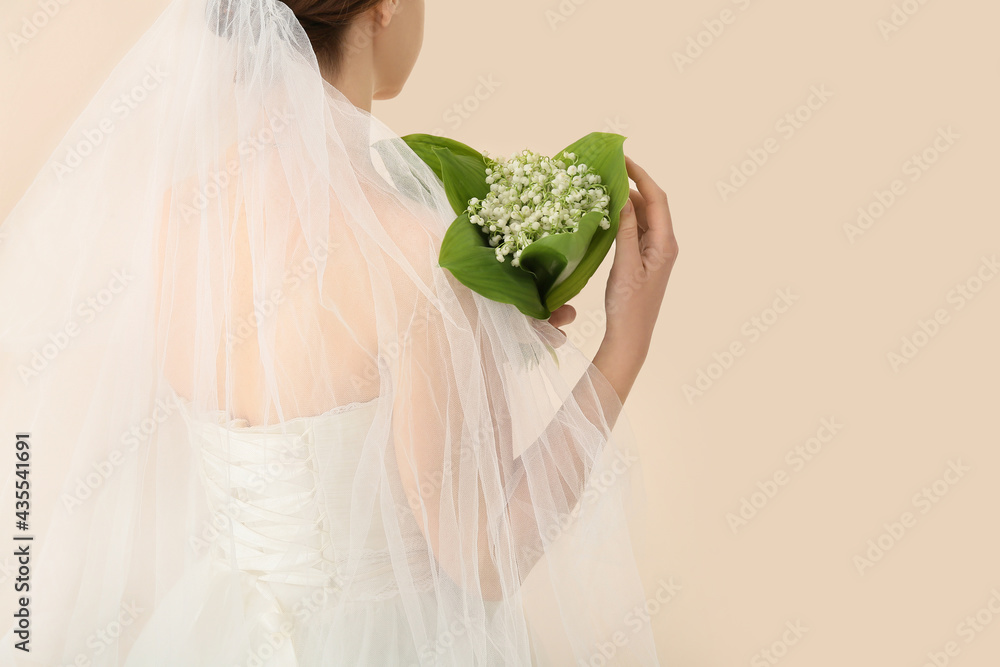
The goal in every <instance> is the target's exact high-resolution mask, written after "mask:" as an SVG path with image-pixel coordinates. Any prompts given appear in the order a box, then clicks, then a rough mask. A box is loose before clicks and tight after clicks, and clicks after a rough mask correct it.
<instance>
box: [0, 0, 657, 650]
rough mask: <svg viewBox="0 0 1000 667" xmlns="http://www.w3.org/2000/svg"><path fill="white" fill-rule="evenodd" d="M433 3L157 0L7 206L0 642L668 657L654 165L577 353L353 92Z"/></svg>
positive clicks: (399, 76) (396, 76)
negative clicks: (597, 329)
mask: <svg viewBox="0 0 1000 667" xmlns="http://www.w3.org/2000/svg"><path fill="white" fill-rule="evenodd" d="M423 13H424V7H423V0H286V1H285V2H279V1H278V0H174V2H173V3H172V4H171V5H170V6H169V7H168V9H167V10H166V12H165V13H164V14H163V15H162V16H161V17H160V19H159V20H158V21H157V22H156V24H155V25H154V26H153V27H152V28H151V29H150V30H149V31H148V32H147V33H146V34H145V35H144V36H143V37H142V38H141V39H140V41H139V42H138V43H137V44H136V45H135V47H133V49H132V50H131V51H130V52H129V54H128V55H127V56H126V57H125V59H124V60H123V61H122V62H121V63H120V64H119V65H118V67H116V69H115V70H114V71H113V72H112V74H111V76H110V78H109V79H108V81H107V82H106V83H105V84H104V86H103V87H102V88H101V90H100V91H99V92H98V94H97V96H96V97H95V98H94V100H93V101H92V102H91V103H90V104H89V105H88V107H87V108H86V110H85V111H84V112H83V114H82V115H81V116H80V117H79V118H78V120H77V121H76V122H75V123H74V125H73V127H72V128H71V129H70V131H69V133H68V134H67V136H66V138H65V139H64V140H63V142H62V144H61V145H60V147H59V148H58V149H57V151H56V153H55V154H54V155H53V156H52V157H51V158H50V161H49V163H48V164H47V165H46V167H45V168H44V169H43V170H42V172H41V173H40V174H39V175H38V177H37V179H36V180H35V182H34V183H33V185H32V186H31V188H30V189H29V191H28V192H27V194H26V195H25V197H24V198H23V199H22V200H21V202H20V203H19V204H18V206H17V207H16V208H15V210H14V211H13V212H12V213H11V215H10V216H9V217H8V218H7V219H6V220H5V221H4V223H3V225H2V227H0V239H2V244H0V304H2V306H3V307H2V308H0V367H2V368H3V371H4V375H3V376H2V381H0V431H2V433H3V434H4V435H3V437H4V438H7V439H8V442H9V444H10V439H13V440H14V441H15V442H14V443H13V444H10V446H11V447H12V449H11V450H8V451H7V452H6V453H4V455H3V457H4V463H3V466H4V467H3V470H4V473H5V474H4V478H5V480H6V483H5V486H4V497H5V498H8V499H11V500H10V501H9V502H14V500H13V497H14V495H15V493H16V501H17V505H16V506H15V511H16V512H17V519H18V523H17V524H16V525H17V528H16V530H15V532H14V535H13V538H14V540H13V544H14V547H15V548H16V549H17V550H18V551H17V552H16V553H18V554H20V555H19V556H18V558H17V563H18V565H17V567H18V570H17V575H18V576H17V577H16V582H15V583H16V584H17V585H16V587H15V589H14V590H15V591H17V592H16V593H15V596H16V597H15V599H14V600H13V616H12V617H7V618H8V619H11V618H12V619H13V623H12V625H11V627H10V628H9V630H7V632H6V634H5V635H4V636H3V638H2V642H0V665H46V666H52V665H125V666H127V667H145V666H150V665H170V666H180V665H183V666H185V667H187V666H198V665H203V666H226V667H229V666H232V665H244V666H264V665H275V666H280V667H291V666H314V665H315V666H319V665H351V666H353V665H366V666H367V665H371V666H378V665H394V666H402V667H409V666H411V665H413V666H417V665H419V666H423V665H454V666H462V667H468V666H472V665H570V664H573V665H584V666H587V665H595V666H596V665H611V664H614V665H643V666H647V665H658V664H659V662H658V659H657V657H656V650H655V647H654V643H653V636H652V631H651V629H650V627H649V625H648V623H639V622H636V621H635V618H636V617H637V615H636V612H637V611H641V610H642V609H643V607H644V605H645V604H646V595H645V594H644V592H643V588H642V585H641V581H640V579H639V575H638V570H637V567H636V563H635V558H634V555H633V553H632V536H631V534H630V529H629V523H630V521H633V520H634V517H635V513H634V509H635V506H634V503H633V501H634V500H635V498H637V497H638V496H639V495H640V488H639V483H640V480H641V474H640V472H639V468H638V465H637V463H636V461H637V459H636V457H635V453H634V449H635V443H634V438H633V436H632V434H631V432H630V430H629V428H628V423H627V420H626V419H625V416H624V414H622V413H621V409H622V403H623V402H624V401H625V400H626V398H627V396H628V394H629V392H630V390H631V387H632V384H633V381H634V380H635V378H636V375H637V374H638V372H639V369H640V367H641V366H642V364H643V361H644V359H645V356H646V352H647V350H648V348H649V345H650V340H651V336H652V331H653V327H654V323H655V321H656V318H657V314H658V312H659V309H660V303H661V300H662V298H663V295H664V291H665V289H666V285H667V280H668V277H669V275H670V271H671V268H672V266H673V263H674V259H675V257H676V255H677V246H676V242H675V241H674V237H673V231H672V227H671V220H670V213H669V210H668V206H667V199H666V196H665V195H664V193H663V191H662V190H661V189H660V188H659V187H658V186H657V185H656V183H654V181H653V180H652V179H651V178H650V176H649V175H648V174H647V173H646V172H645V171H644V170H643V169H642V168H641V167H639V166H638V165H637V164H635V163H634V162H632V161H631V160H629V161H628V171H629V176H630V177H631V179H632V180H633V181H634V182H635V186H636V189H634V190H633V191H632V195H631V201H630V202H629V204H627V205H626V208H625V210H624V211H623V212H622V217H621V223H620V229H619V232H618V235H617V238H616V245H615V250H614V255H613V265H612V269H611V274H610V277H609V279H608V285H607V290H606V298H605V306H606V312H607V331H606V334H605V338H604V340H603V343H602V345H601V347H600V350H599V351H598V353H597V354H596V356H595V357H594V359H592V360H591V359H587V358H586V357H584V355H583V354H582V353H581V352H580V351H579V350H578V349H576V348H575V347H574V346H573V345H572V344H571V343H570V342H569V341H568V340H566V337H565V336H564V335H563V333H562V332H561V331H560V330H559V329H558V327H561V326H563V325H566V324H569V323H571V322H572V321H573V319H574V316H575V312H574V310H573V308H572V307H570V306H564V307H563V308H560V309H559V310H557V311H556V312H555V313H554V314H553V315H552V317H551V318H550V320H548V321H539V320H534V319H532V318H528V317H526V316H524V315H522V314H521V313H520V312H518V310H517V309H516V308H514V307H513V306H509V305H506V304H500V303H497V302H493V301H489V300H486V299H484V298H482V297H481V296H479V295H478V294H475V293H472V292H470V291H469V290H467V289H466V288H465V287H463V286H462V285H461V284H460V283H458V282H457V281H456V280H455V279H454V278H453V277H452V276H451V275H450V274H449V273H448V272H447V271H445V270H443V269H442V268H441V267H439V266H438V264H437V254H438V250H439V248H440V243H441V239H442V237H443V234H444V232H445V230H446V228H447V226H448V224H449V223H450V222H451V220H452V219H453V218H454V215H453V213H451V207H450V205H449V203H448V199H447V197H446V195H445V192H444V189H443V186H442V183H441V181H440V180H439V179H438V178H437V177H436V176H435V175H434V173H433V172H432V171H431V170H430V169H429V168H428V167H427V166H426V165H425V164H424V163H423V162H421V161H420V159H419V158H417V156H416V155H415V154H414V153H413V152H412V151H411V150H410V149H409V148H408V147H407V145H406V144H405V143H404V142H403V141H401V140H400V139H399V137H398V136H396V135H395V134H393V133H392V131H391V130H389V129H388V128H387V127H386V126H384V125H383V124H381V123H380V122H379V121H378V120H377V119H375V118H374V117H373V116H372V115H371V114H370V109H371V105H372V101H373V100H378V99H387V98H391V97H393V96H395V95H396V94H398V93H399V91H400V89H401V88H402V87H403V84H404V83H405V81H406V79H407V77H408V76H409V73H410V71H411V69H412V67H413V65H414V62H415V60H416V58H417V55H418V52H419V50H420V47H421V43H422V36H423ZM8 507H10V506H9V505H8ZM8 585H9V584H8ZM7 590H10V589H7ZM640 615H641V614H640ZM642 617H643V618H645V616H642ZM4 629H6V628H4Z"/></svg>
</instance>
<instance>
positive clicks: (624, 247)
mask: <svg viewBox="0 0 1000 667" xmlns="http://www.w3.org/2000/svg"><path fill="white" fill-rule="evenodd" d="M639 260H640V253H639V222H638V220H637V219H636V216H635V204H633V203H632V200H631V199H630V200H629V201H627V202H626V203H625V208H623V209H622V213H621V216H620V218H619V221H618V235H617V236H615V261H614V264H615V266H619V267H622V269H623V270H625V271H631V270H632V268H633V267H634V266H635V264H636V263H637V262H638V261H639ZM612 270H614V267H612Z"/></svg>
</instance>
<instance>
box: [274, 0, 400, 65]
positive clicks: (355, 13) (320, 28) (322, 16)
mask: <svg viewBox="0 0 1000 667" xmlns="http://www.w3.org/2000/svg"><path fill="white" fill-rule="evenodd" d="M281 1H282V2H284V3H285V4H286V5H288V7H289V9H291V10H292V12H293V13H294V14H295V17H296V18H298V19H299V23H301V24H302V27H303V28H304V29H305V31H306V35H307V36H308V37H309V41H310V42H312V46H313V51H315V52H316V57H317V59H318V60H319V61H320V62H321V63H324V64H326V65H329V66H331V67H336V65H337V64H338V63H339V62H340V59H341V58H342V57H343V56H344V51H345V46H346V45H345V44H344V33H345V32H347V28H348V27H349V26H350V25H351V23H353V22H354V21H355V20H356V19H357V18H358V17H360V16H361V15H363V14H364V13H365V12H367V11H369V10H370V9H373V8H374V7H376V6H377V5H378V4H379V3H380V2H381V0H281Z"/></svg>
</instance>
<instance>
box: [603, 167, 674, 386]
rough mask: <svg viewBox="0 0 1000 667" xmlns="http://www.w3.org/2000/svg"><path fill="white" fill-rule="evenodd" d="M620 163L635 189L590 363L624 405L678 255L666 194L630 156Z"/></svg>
mask: <svg viewBox="0 0 1000 667" xmlns="http://www.w3.org/2000/svg"><path fill="white" fill-rule="evenodd" d="M625 164H626V166H627V167H628V175H629V178H631V179H632V180H633V181H634V182H635V184H636V188H638V190H632V193H631V196H630V198H629V202H628V203H626V205H625V208H624V209H623V210H622V213H621V222H620V223H619V226H618V235H617V236H616V237H615V258H614V263H613V264H612V266H611V275H610V276H609V277H608V286H607V290H606V292H605V297H604V305H605V309H606V311H607V330H606V333H605V335H604V341H603V342H602V343H601V347H600V349H599V350H598V352H597V355H596V356H595V357H594V365H595V366H597V368H598V369H599V370H600V371H601V372H602V373H603V374H604V376H605V377H606V378H607V379H608V380H609V381H610V382H611V384H612V386H614V388H615V391H617V392H618V397H619V398H620V399H621V401H622V402H623V403H624V402H625V399H626V397H627V396H628V393H629V391H630V390H631V388H632V384H633V383H634V382H635V378H636V377H637V376H638V374H639V369H640V368H642V364H643V362H645V360H646V354H647V353H648V351H649V344H650V341H651V340H652V337H653V327H654V325H655V324H656V319H657V317H658V316H659V313H660V304H661V303H662V302H663V295H664V292H665V291H666V289H667V281H668V279H669V278H670V272H671V270H672V269H673V266H674V261H675V260H676V259H677V240H676V239H675V238H674V229H673V222H672V221H671V219H670V208H669V206H668V204H667V195H666V193H665V192H664V191H663V190H662V189H661V188H660V187H659V186H658V185H657V184H656V183H655V182H654V181H653V179H652V178H650V176H649V174H647V173H646V171H645V170H644V169H643V168H642V167H640V166H639V165H637V164H636V163H635V162H633V161H632V160H631V159H630V158H627V157H626V158H625Z"/></svg>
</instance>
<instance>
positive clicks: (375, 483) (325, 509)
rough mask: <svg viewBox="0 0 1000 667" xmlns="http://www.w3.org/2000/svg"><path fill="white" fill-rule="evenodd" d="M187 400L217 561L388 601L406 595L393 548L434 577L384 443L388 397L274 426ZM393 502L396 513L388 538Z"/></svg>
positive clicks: (264, 577)
mask: <svg viewBox="0 0 1000 667" xmlns="http://www.w3.org/2000/svg"><path fill="white" fill-rule="evenodd" d="M179 404H180V405H181V410H180V412H181V413H182V414H183V416H184V419H185V422H186V424H187V427H188V430H189V433H190V435H191V443H192V445H193V446H194V448H195V451H196V457H195V458H196V461H197V462H198V465H199V466H200V474H201V477H202V481H203V484H204V488H205V491H206V494H207V500H208V506H209V509H210V512H211V519H210V527H208V529H207V530H206V532H205V535H204V538H203V540H202V542H203V547H204V548H206V549H209V550H211V552H212V554H213V555H214V557H215V558H217V559H218V560H219V562H220V563H224V564H225V565H226V566H228V567H231V568H233V569H238V570H241V571H244V572H246V573H248V574H250V575H252V576H253V577H254V579H255V580H257V581H259V582H271V583H274V584H276V585H277V586H276V587H272V588H274V589H282V588H284V589H285V590H287V585H293V584H298V585H304V586H311V587H317V588H324V589H326V590H327V591H328V592H333V593H335V594H337V595H345V596H347V597H349V599H352V600H380V599H385V598H387V597H391V596H393V595H395V594H397V593H398V585H397V582H396V577H395V573H394V569H393V562H392V559H393V556H392V555H393V554H395V557H396V558H397V559H398V558H399V554H401V553H404V554H405V559H406V561H407V562H406V569H407V571H408V572H411V573H412V572H416V573H425V575H426V576H425V577H423V581H415V582H413V583H414V584H416V586H417V587H418V589H425V590H427V589H430V588H431V587H432V585H433V584H432V579H431V573H430V567H429V565H428V549H427V545H426V542H425V540H424V539H423V535H422V534H421V532H420V530H419V528H418V526H417V524H416V521H415V520H414V518H413V515H412V512H411V511H410V508H409V507H408V506H407V504H406V502H405V500H403V499H404V497H405V496H404V494H403V491H402V488H401V485H400V484H399V479H398V474H393V473H394V472H395V466H394V464H393V465H388V466H387V460H386V459H391V458H392V450H391V449H388V450H387V448H386V447H384V446H383V445H380V444H378V442H379V440H380V439H381V440H382V441H384V440H385V439H387V438H388V434H386V433H374V432H373V431H374V430H377V427H373V423H374V421H375V416H376V414H377V412H378V406H379V399H373V400H371V401H368V402H364V403H352V404H349V405H345V406H341V407H337V408H334V409H332V410H330V411H328V412H325V413H323V414H321V415H316V416H310V417H300V418H296V419H291V420H287V421H285V422H284V423H283V424H276V425H273V426H249V425H247V422H245V421H244V420H239V419H227V418H226V417H225V415H224V414H223V413H222V412H221V411H213V412H207V413H199V414H197V415H196V414H194V412H193V410H192V409H191V405H190V403H189V402H188V401H186V400H185V399H180V400H179ZM382 421H385V422H388V420H381V419H380V420H379V423H381V422H382ZM387 454H388V455H387ZM387 467H388V472H389V474H388V475H387V474H386V468H387ZM372 502H374V505H375V506H374V507H372V506H370V505H368V504H367V503H372ZM387 502H388V503H391V507H392V510H391V511H392V512H393V513H394V514H395V515H396V517H398V521H392V531H393V534H392V536H391V537H390V536H389V535H387V531H386V529H385V527H384V525H383V524H384V522H383V521H382V517H383V516H384V514H383V513H384V512H385V511H386V510H385V507H386V503H387ZM380 505H381V507H382V509H381V510H380V509H379V507H380ZM352 515H353V516H354V517H363V518H364V523H367V524H368V525H361V524H362V522H361V521H355V522H352ZM390 544H392V545H395V546H394V547H393V548H390ZM408 583H409V582H408Z"/></svg>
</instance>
